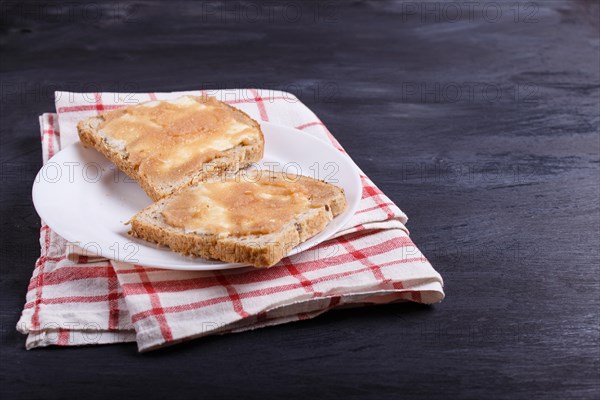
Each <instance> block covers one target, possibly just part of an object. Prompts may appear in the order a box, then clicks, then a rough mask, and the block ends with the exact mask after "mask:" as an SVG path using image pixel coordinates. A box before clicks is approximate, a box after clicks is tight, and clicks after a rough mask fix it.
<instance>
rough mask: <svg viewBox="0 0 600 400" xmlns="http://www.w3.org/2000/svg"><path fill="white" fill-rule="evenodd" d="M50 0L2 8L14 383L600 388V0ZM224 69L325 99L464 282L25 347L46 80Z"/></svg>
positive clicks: (141, 87)
mask: <svg viewBox="0 0 600 400" xmlns="http://www.w3.org/2000/svg"><path fill="white" fill-rule="evenodd" d="M475 3H477V2H475ZM56 4H58V5H56ZM56 4H55V5H53V6H47V5H44V4H42V3H27V4H25V5H23V4H22V3H17V2H2V3H1V7H2V14H1V16H0V18H1V19H2V24H1V34H0V45H1V48H2V59H1V72H2V75H1V89H2V91H1V97H2V98H1V117H2V119H1V128H0V129H1V135H0V140H1V143H0V156H1V163H2V164H1V166H2V171H1V176H0V179H2V183H1V186H0V190H1V193H0V196H1V197H0V205H1V208H2V213H1V217H2V220H1V229H2V236H1V257H2V258H1V264H0V268H1V270H0V271H1V274H0V298H1V300H0V301H1V303H0V315H1V371H2V375H1V385H2V386H1V393H2V395H3V398H47V399H51V398H65V397H75V396H76V397H83V396H86V397H89V398H106V397H108V396H117V398H126V397H125V396H127V397H129V398H138V397H140V398H142V397H143V398H150V397H165V398H176V397H178V396H177V395H181V396H183V395H188V396H192V397H201V396H204V395H212V396H213V397H229V396H228V395H231V394H233V393H234V392H237V393H238V394H239V395H240V396H241V397H242V398H244V397H257V398H259V397H262V398H269V397H270V396H269V395H283V394H288V395H289V396H291V397H303V398H306V397H308V398H310V396H315V395H317V394H318V395H319V398H320V397H329V396H333V395H335V394H345V397H357V398H382V397H395V398H418V399H425V398H471V399H481V398H488V397H489V398H506V399H516V398H552V399H568V398H588V399H592V398H598V397H599V396H600V386H599V385H600V384H599V382H600V375H599V358H600V354H599V351H600V350H599V314H598V310H599V305H600V304H599V303H600V299H599V296H600V294H599V293H600V291H599V265H600V260H599V253H598V245H599V221H600V218H599V217H600V215H599V208H598V200H599V191H598V190H599V135H598V131H599V125H600V120H599V112H600V111H599V91H600V88H599V87H600V77H599V74H600V73H599V70H600V66H599V64H600V63H599V46H600V42H599V26H598V21H599V15H598V2H596V1H590V2H585V1H537V2H535V1H534V2H531V3H524V2H523V3H520V4H515V3H514V2H505V3H504V6H502V8H501V12H502V15H499V12H498V5H499V4H500V3H498V2H487V1H480V2H479V5H478V6H477V5H469V4H467V3H460V2H459V3H451V2H435V3H433V2H431V3H426V4H422V3H418V2H398V1H388V2H386V1H347V2H337V1H322V2H319V3H316V2H312V1H306V2H300V1H297V0H291V1H287V0H284V1H282V2H281V3H280V5H279V6H276V5H275V4H276V3H275V2H267V3H264V4H261V3H259V2H257V1H244V2H234V1H229V2H226V5H225V8H222V7H221V6H220V4H219V3H217V2H214V1H213V2H208V3H204V5H202V4H201V3H199V2H197V3H187V2H182V1H172V2H165V3H164V4H160V3H158V2H154V1H141V0H140V1H128V2H121V3H114V4H109V3H98V2H90V3H88V5H86V6H82V5H78V4H77V3H76V2H74V1H70V2H65V3H61V2H59V3H56ZM220 7H221V8H220ZM458 11H460V12H461V14H462V15H461V18H456V16H457V12H458ZM227 87H262V88H276V89H283V90H289V91H292V92H294V93H295V94H296V95H298V96H299V97H300V99H301V100H302V101H303V102H305V103H306V104H307V105H308V106H309V107H311V108H312V109H313V110H314V111H315V112H316V113H317V114H318V115H319V117H320V118H322V120H323V121H324V122H325V123H326V124H327V126H328V127H329V128H330V130H331V131H332V132H333V133H334V135H336V137H337V138H338V139H339V140H340V142H341V143H342V145H343V146H344V147H345V148H346V150H347V151H348V152H349V153H350V155H351V156H352V157H353V158H354V160H355V161H356V162H357V163H358V164H359V165H360V166H361V167H362V168H363V169H364V171H365V172H366V173H367V174H368V175H369V176H370V177H371V178H372V179H373V181H375V183H376V184H378V185H379V186H380V187H381V189H382V190H383V191H384V192H385V193H387V194H388V196H389V197H391V198H392V199H393V200H394V201H396V202H397V204H398V205H399V206H400V207H401V208H402V209H403V210H404V211H405V212H406V213H407V214H408V215H409V217H410V222H409V225H408V227H409V228H410V229H411V232H412V238H413V240H414V241H415V242H416V243H417V244H418V245H419V246H420V247H421V248H422V250H423V251H424V252H425V253H426V255H427V256H428V257H429V258H430V260H431V262H432V263H433V264H434V266H435V267H436V268H437V269H438V270H439V271H440V272H441V273H442V275H443V276H444V278H445V283H446V292H447V298H446V300H445V301H444V302H443V303H441V304H439V305H436V306H433V307H425V306H417V305H389V306H381V307H370V308H365V309H357V310H344V311H336V312H331V313H328V314H327V315H324V316H321V317H319V318H317V319H315V320H311V321H305V322H299V323H294V324H289V325H285V326H279V327H274V328H268V329H261V330H258V331H254V332H248V333H242V334H234V335H227V336H222V337H214V338H208V339H204V340H198V341H195V342H191V343H188V344H184V345H179V346H176V347H173V348H169V349H165V350H163V351H158V352H154V353H151V354H144V355H140V354H137V352H136V347H135V345H134V344H127V345H114V346H101V347H90V348H70V349H65V348H63V349H56V348H54V349H42V350H33V351H25V350H24V341H25V338H24V337H23V336H21V335H20V334H18V333H17V332H16V331H15V328H14V327H15V324H16V322H17V319H18V317H19V315H20V310H21V307H22V305H23V303H24V296H25V290H26V287H27V283H28V280H29V277H30V275H31V272H32V269H33V264H34V262H35V259H36V257H37V255H38V253H39V248H38V228H39V220H38V218H37V216H36V214H35V211H34V209H33V207H32V204H31V200H30V190H31V184H32V181H33V178H34V175H35V173H36V171H37V169H38V168H39V167H40V165H41V153H40V144H39V139H38V122H37V116H38V115H39V114H40V113H42V112H45V111H50V110H52V109H53V101H52V92H53V91H54V90H55V89H62V90H72V91H88V92H89V91H97V90H103V91H121V92H130V91H163V90H164V91H167V90H184V89H194V88H209V89H210V88H227ZM4 396H7V397H4Z"/></svg>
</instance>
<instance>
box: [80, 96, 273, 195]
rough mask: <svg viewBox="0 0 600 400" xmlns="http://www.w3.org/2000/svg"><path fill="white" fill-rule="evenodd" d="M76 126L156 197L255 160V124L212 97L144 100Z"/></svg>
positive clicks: (259, 136) (258, 134) (259, 142)
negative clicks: (144, 101)
mask: <svg viewBox="0 0 600 400" xmlns="http://www.w3.org/2000/svg"><path fill="white" fill-rule="evenodd" d="M77 130H78V132H79V138H80V139H81V142H82V143H83V144H84V145H85V146H89V147H93V148H95V149H96V150H98V151H99V152H101V153H102V154H104V155H105V156H106V157H107V158H108V159H109V160H110V161H112V162H113V163H115V164H116V165H117V167H119V168H120V169H121V170H123V172H125V173H126V174H127V175H129V176H130V177H131V178H133V179H135V180H136V181H137V182H138V183H139V184H140V186H141V187H142V189H144V191H145V192H146V193H147V194H148V196H150V197H151V198H152V200H155V201H156V200H158V199H160V198H162V197H165V196H167V195H169V194H171V193H174V192H175V191H177V190H179V189H181V188H183V187H186V186H189V185H191V184H193V183H195V182H199V181H204V180H206V179H209V178H210V177H213V176H219V175H221V174H222V173H224V172H235V171H238V170H239V169H241V168H244V167H247V166H249V165H250V164H252V163H254V162H256V161H259V160H260V159H261V158H262V156H263V151H264V136H263V133H262V131H261V129H260V125H259V124H258V123H257V122H256V121H255V120H253V119H252V118H250V117H249V116H248V115H246V114H245V113H243V112H242V111H240V110H238V109H236V108H233V107H231V106H229V105H227V104H225V103H223V102H220V101H218V100H216V99H214V98H212V97H207V96H204V97H195V96H183V97H180V98H179V99H177V100H174V101H150V102H146V103H140V104H138V105H135V106H130V107H125V108H121V109H117V110H114V111H109V112H106V113H103V114H101V115H99V116H96V117H92V118H88V119H86V120H84V121H81V122H80V123H79V124H78V126H77Z"/></svg>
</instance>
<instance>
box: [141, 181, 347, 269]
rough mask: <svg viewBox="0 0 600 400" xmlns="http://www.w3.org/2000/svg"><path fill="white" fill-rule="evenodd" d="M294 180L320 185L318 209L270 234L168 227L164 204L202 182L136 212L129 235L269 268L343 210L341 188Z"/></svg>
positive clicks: (184, 251) (181, 250) (196, 253)
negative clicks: (212, 232)
mask: <svg viewBox="0 0 600 400" xmlns="http://www.w3.org/2000/svg"><path fill="white" fill-rule="evenodd" d="M228 179H231V178H228ZM274 179H281V175H275V176H274ZM296 179H297V182H299V183H301V184H303V185H304V184H309V183H310V184H311V185H320V186H319V190H320V191H321V193H320V195H319V207H316V208H309V209H308V210H306V211H304V212H302V213H301V214H298V215H296V216H295V217H294V218H293V219H292V220H291V221H289V222H286V224H285V225H284V226H283V227H282V228H281V229H280V230H278V231H276V232H273V233H269V234H263V235H247V236H221V235H215V234H207V233H196V232H186V230H185V229H183V228H178V227H173V226H171V225H169V224H168V223H167V222H166V221H165V218H164V217H163V215H162V211H163V210H164V208H165V207H166V206H167V204H168V203H169V202H170V201H173V199H175V198H176V196H180V195H182V194H183V193H184V192H185V191H186V190H193V189H194V187H195V186H197V185H202V184H203V183H198V184H197V185H194V186H193V187H190V188H186V189H183V190H182V191H180V192H178V193H175V194H173V195H171V196H168V197H165V198H163V199H161V200H159V201H157V202H156V203H154V204H152V205H150V206H148V207H146V208H145V209H143V210H141V211H140V212H138V213H137V214H136V215H135V216H134V217H133V218H132V219H131V220H130V224H131V230H130V232H129V233H130V234H131V235H132V236H134V237H137V238H140V239H144V240H146V241H150V242H154V243H158V244H160V245H164V246H168V247H170V248H171V250H173V251H175V252H178V253H181V254H184V255H191V256H198V257H203V258H208V259H216V260H221V261H225V262H234V263H243V264H247V265H253V266H254V267H258V268H261V267H270V266H273V265H274V264H276V263H277V262H279V261H280V260H281V259H282V258H283V257H285V256H286V254H287V253H289V251H290V250H291V249H292V248H294V247H295V246H297V245H299V244H301V243H302V242H304V241H306V240H307V239H309V238H310V237H312V236H314V235H316V234H317V233H319V232H321V231H322V230H323V229H325V227H326V226H327V224H328V223H329V222H330V221H331V220H332V219H333V218H334V217H335V216H336V215H338V214H341V213H342V212H343V211H344V210H345V209H346V198H345V196H344V191H343V189H341V188H339V187H337V186H334V185H331V184H328V183H325V182H322V181H317V180H314V179H312V178H309V177H305V176H299V177H297V178H296ZM313 187H314V186H313ZM311 201H312V200H311Z"/></svg>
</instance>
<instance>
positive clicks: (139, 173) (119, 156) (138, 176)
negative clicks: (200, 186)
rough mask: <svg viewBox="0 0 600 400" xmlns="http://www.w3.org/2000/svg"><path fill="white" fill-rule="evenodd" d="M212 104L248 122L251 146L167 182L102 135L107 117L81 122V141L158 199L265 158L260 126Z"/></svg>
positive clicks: (218, 156) (223, 153)
mask: <svg viewBox="0 0 600 400" xmlns="http://www.w3.org/2000/svg"><path fill="white" fill-rule="evenodd" d="M144 104H145V103H142V104H140V105H136V106H134V107H144ZM211 104H216V105H217V106H218V107H223V108H226V109H227V110H228V112H230V113H232V114H234V115H237V116H239V118H241V119H243V120H244V121H248V124H249V129H251V130H252V131H253V138H254V140H253V141H252V142H250V143H240V144H238V145H235V146H232V147H231V148H228V149H225V150H223V151H219V152H218V153H216V154H215V156H214V158H211V159H209V160H207V162H206V163H203V164H201V165H199V166H198V168H195V169H194V170H192V171H188V172H186V173H182V174H180V175H178V176H176V177H174V178H173V179H170V180H168V181H166V182H165V181H162V180H161V181H157V180H156V179H153V177H152V176H151V175H149V174H148V173H147V171H143V170H141V169H140V163H139V161H132V157H130V154H129V152H128V147H127V146H126V145H125V146H122V145H120V144H119V143H117V142H116V141H115V140H112V138H111V137H110V136H107V135H106V134H104V133H103V131H102V129H101V127H102V124H103V123H104V122H105V116H104V115H99V116H95V117H91V118H88V119H87V120H84V121H81V122H80V123H79V124H78V126H77V129H78V133H79V138H80V140H81V142H82V143H83V144H84V145H85V146H89V147H93V148H95V149H96V150H98V151H99V152H101V153H102V154H104V156H106V157H107V158H108V159H109V160H110V161H112V162H113V163H114V164H115V165H117V167H119V168H120V169H121V170H122V171H123V172H125V173H126V174H127V175H129V176H130V177H131V178H133V179H135V180H136V181H137V182H138V183H139V184H140V186H141V187H142V189H143V190H144V191H145V192H146V193H147V194H148V196H150V198H152V199H153V200H158V199H160V198H162V197H165V196H167V195H169V194H172V193H174V192H176V191H177V190H180V189H181V188H184V187H186V186H189V185H191V184H194V183H196V182H199V181H204V180H206V179H209V178H211V177H215V176H220V175H221V174H223V173H225V172H235V171H238V170H239V169H241V168H245V167H247V166H249V165H251V164H252V163H254V162H257V161H259V160H260V159H261V158H262V156H263V152H264V136H263V133H262V131H261V129H260V125H259V124H258V123H257V122H256V121H255V120H253V119H252V118H250V117H249V116H248V115H246V114H245V113H243V112H242V111H240V110H238V109H235V108H233V107H231V106H229V105H227V104H225V103H222V102H218V101H217V100H214V99H212V100H211ZM150 156H152V154H150Z"/></svg>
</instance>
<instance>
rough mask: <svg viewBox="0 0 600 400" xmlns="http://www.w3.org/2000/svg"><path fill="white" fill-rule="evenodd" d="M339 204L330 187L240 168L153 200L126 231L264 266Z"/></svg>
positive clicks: (341, 198) (315, 229) (320, 225)
mask: <svg viewBox="0 0 600 400" xmlns="http://www.w3.org/2000/svg"><path fill="white" fill-rule="evenodd" d="M346 206H347V205H346V198H345V195H344V191H343V189H341V188H339V187H337V186H334V185H331V184H328V183H325V182H322V181H318V180H315V179H312V178H309V177H306V176H301V175H289V174H285V173H280V172H279V173H278V172H272V171H261V170H246V171H240V173H238V174H236V175H234V176H228V177H224V178H221V179H213V180H209V181H205V182H201V183H198V184H196V185H193V186H190V187H188V188H185V189H183V190H181V191H179V192H177V193H175V194H173V195H171V196H168V197H165V198H163V199H161V200H159V201H157V202H156V203H154V204H152V205H150V206H148V207H146V208H145V209H143V210H141V211H140V212H138V213H137V214H136V215H135V216H134V217H133V218H132V219H131V220H130V224H131V230H130V232H129V233H130V234H131V235H132V236H134V237H137V238H140V239H144V240H147V241H150V242H155V243H158V244H161V245H165V246H168V247H170V248H171V250H173V251H176V252H179V253H181V254H184V255H192V256H198V257H204V258H208V259H216V260H221V261H225V262H235V263H243V264H248V265H253V266H255V267H258V268H261V267H270V266H272V265H274V264H276V263H277V262H279V261H280V260H281V259H282V258H283V257H285V256H286V254H287V253H289V251H290V250H291V249H292V248H294V247H295V246H297V245H299V244H300V243H302V242H304V241H305V240H307V239H308V238H310V237H312V236H314V235H316V234H317V233H319V232H321V231H322V230H323V229H325V227H326V226H327V224H328V223H329V222H330V221H331V220H332V219H333V218H334V217H335V216H336V215H338V214H340V213H342V212H343V211H344V210H345V209H346Z"/></svg>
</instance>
